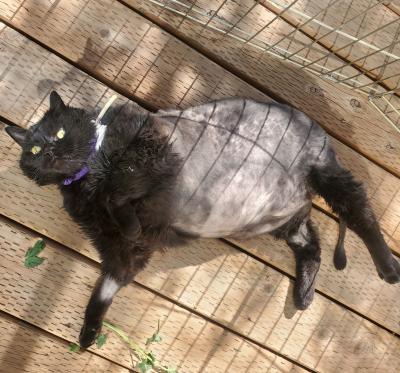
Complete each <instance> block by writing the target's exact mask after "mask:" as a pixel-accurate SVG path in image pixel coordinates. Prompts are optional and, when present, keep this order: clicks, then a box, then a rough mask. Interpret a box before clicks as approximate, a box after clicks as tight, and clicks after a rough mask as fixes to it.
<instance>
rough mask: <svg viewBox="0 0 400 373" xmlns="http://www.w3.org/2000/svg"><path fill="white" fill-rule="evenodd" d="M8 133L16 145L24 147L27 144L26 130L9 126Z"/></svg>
mask: <svg viewBox="0 0 400 373" xmlns="http://www.w3.org/2000/svg"><path fill="white" fill-rule="evenodd" d="M6 132H7V133H8V134H9V135H10V136H11V137H12V138H13V139H14V141H15V142H16V143H18V144H19V145H20V146H22V145H23V144H24V142H25V137H26V132H27V130H26V129H25V128H21V127H17V126H8V127H6Z"/></svg>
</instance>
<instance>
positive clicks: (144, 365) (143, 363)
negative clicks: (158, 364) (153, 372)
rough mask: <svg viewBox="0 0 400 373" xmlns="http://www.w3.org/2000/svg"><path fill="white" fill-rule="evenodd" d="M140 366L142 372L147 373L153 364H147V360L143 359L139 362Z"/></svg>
mask: <svg viewBox="0 0 400 373" xmlns="http://www.w3.org/2000/svg"><path fill="white" fill-rule="evenodd" d="M138 368H139V369H140V371H141V373H146V372H148V371H149V370H150V369H151V368H152V365H149V364H147V362H146V361H141V362H140V363H139V364H138Z"/></svg>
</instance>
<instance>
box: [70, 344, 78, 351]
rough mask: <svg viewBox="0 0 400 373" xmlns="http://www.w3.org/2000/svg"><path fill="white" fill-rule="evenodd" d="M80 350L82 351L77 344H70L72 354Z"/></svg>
mask: <svg viewBox="0 0 400 373" xmlns="http://www.w3.org/2000/svg"><path fill="white" fill-rule="evenodd" d="M80 349H81V348H80V346H79V345H78V344H76V343H70V344H69V350H70V351H71V352H78V351H79V350H80Z"/></svg>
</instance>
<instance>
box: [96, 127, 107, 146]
mask: <svg viewBox="0 0 400 373" xmlns="http://www.w3.org/2000/svg"><path fill="white" fill-rule="evenodd" d="M106 129H107V126H105V125H104V124H101V122H97V123H96V136H97V139H96V151H98V150H99V149H100V147H101V144H102V143H103V140H104V135H105V134H106Z"/></svg>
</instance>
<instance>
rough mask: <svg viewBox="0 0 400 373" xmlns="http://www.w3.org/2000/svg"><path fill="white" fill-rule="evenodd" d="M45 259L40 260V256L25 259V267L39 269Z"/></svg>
mask: <svg viewBox="0 0 400 373" xmlns="http://www.w3.org/2000/svg"><path fill="white" fill-rule="evenodd" d="M43 261H44V258H39V257H38V256H28V257H26V258H25V262H24V264H25V267H26V268H33V267H37V266H38V265H40V264H42V263H43Z"/></svg>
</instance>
